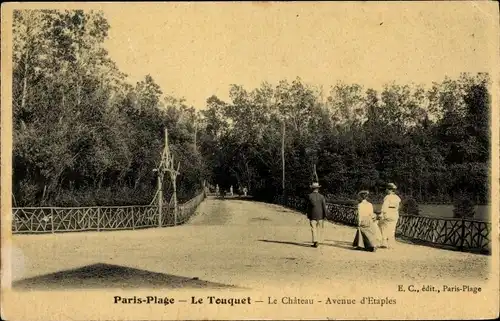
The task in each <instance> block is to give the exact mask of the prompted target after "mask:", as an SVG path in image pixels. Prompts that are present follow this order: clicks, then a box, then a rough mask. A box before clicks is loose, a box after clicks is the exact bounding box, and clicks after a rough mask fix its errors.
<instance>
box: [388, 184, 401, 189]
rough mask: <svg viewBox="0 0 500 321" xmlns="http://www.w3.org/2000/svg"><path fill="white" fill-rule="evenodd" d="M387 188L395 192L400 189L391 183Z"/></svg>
mask: <svg viewBox="0 0 500 321" xmlns="http://www.w3.org/2000/svg"><path fill="white" fill-rule="evenodd" d="M387 188H388V189H392V190H394V189H397V188H398V187H397V186H396V184H394V183H389V184H387Z"/></svg>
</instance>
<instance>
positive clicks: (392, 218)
mask: <svg viewBox="0 0 500 321" xmlns="http://www.w3.org/2000/svg"><path fill="white" fill-rule="evenodd" d="M396 189H397V187H396V185H395V184H393V183H389V184H387V195H386V196H385V198H384V203H383V204H382V211H381V212H382V215H381V220H380V222H379V226H380V231H381V232H382V245H381V246H380V247H381V248H391V247H393V246H394V245H395V244H396V225H397V223H398V219H399V205H400V203H401V198H399V196H398V195H396Z"/></svg>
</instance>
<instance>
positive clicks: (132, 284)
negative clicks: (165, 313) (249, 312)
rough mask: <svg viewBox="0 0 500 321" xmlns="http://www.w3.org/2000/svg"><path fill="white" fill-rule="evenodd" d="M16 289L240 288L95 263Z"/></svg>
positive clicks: (24, 283)
mask: <svg viewBox="0 0 500 321" xmlns="http://www.w3.org/2000/svg"><path fill="white" fill-rule="evenodd" d="M12 288H13V289H16V290H72V289H102V288H119V289H129V288H133V289H139V288H146V289H158V288H168V289H175V288H209V289H228V288H233V289H241V287H236V286H233V285H226V284H221V283H213V282H209V281H203V280H199V279H198V278H196V277H195V278H188V277H183V276H176V275H171V274H165V273H157V272H150V271H146V270H141V269H135V268H130V267H125V266H119V265H112V264H105V263H97V264H92V265H87V266H84V267H80V268H77V269H70V270H64V271H59V272H55V273H50V274H45V275H41V276H36V277H32V278H28V279H23V280H18V281H15V282H13V283H12Z"/></svg>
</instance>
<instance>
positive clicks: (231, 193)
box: [229, 185, 234, 196]
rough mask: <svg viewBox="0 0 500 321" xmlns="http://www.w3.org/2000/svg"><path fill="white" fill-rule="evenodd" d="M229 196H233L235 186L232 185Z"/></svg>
mask: <svg viewBox="0 0 500 321" xmlns="http://www.w3.org/2000/svg"><path fill="white" fill-rule="evenodd" d="M229 195H231V196H233V195H234V194H233V185H231V187H230V188H229Z"/></svg>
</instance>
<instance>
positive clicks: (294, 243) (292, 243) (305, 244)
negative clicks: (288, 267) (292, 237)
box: [259, 240, 312, 247]
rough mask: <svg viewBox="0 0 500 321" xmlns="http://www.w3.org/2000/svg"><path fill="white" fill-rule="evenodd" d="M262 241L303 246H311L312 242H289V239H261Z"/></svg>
mask: <svg viewBox="0 0 500 321" xmlns="http://www.w3.org/2000/svg"><path fill="white" fill-rule="evenodd" d="M259 241H260V242H267V243H277V244H287V245H296V246H303V247H311V245H312V244H311V243H299V242H289V241H275V240H259Z"/></svg>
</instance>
